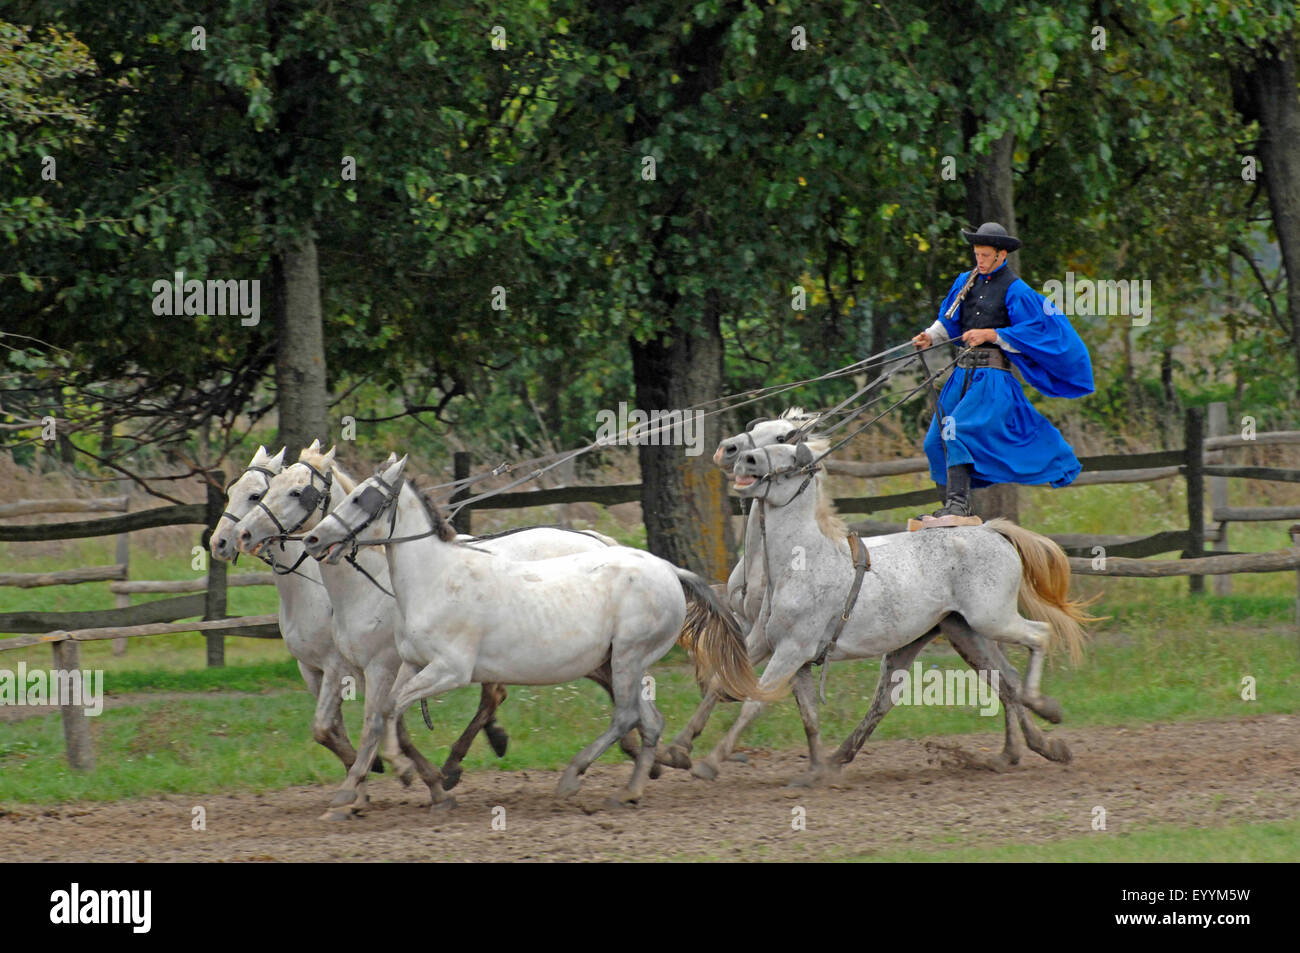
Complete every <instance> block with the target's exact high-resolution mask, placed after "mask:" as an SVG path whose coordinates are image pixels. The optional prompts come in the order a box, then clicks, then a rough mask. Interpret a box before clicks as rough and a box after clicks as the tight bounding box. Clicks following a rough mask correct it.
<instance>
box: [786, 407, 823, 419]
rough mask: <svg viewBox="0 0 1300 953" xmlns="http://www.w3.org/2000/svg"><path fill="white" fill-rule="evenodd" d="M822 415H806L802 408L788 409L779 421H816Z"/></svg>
mask: <svg viewBox="0 0 1300 953" xmlns="http://www.w3.org/2000/svg"><path fill="white" fill-rule="evenodd" d="M819 416H820V414H806V413H804V410H803V408H802V407H787V408H786V410H785V412H784V413H783V414H781V416H780V417H778V418H777V419H778V420H816V419H817V418H818V417H819Z"/></svg>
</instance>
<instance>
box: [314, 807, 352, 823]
mask: <svg viewBox="0 0 1300 953" xmlns="http://www.w3.org/2000/svg"><path fill="white" fill-rule="evenodd" d="M357 816H358V815H357V812H356V811H352V810H348V809H346V808H343V809H333V808H331V809H330V810H328V811H326V812H325V813H324V814H322V815H321V816H320V819H321V820H322V821H350V820H352V819H353V818H354V817H357Z"/></svg>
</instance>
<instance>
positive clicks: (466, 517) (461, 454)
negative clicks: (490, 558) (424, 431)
mask: <svg viewBox="0 0 1300 953" xmlns="http://www.w3.org/2000/svg"><path fill="white" fill-rule="evenodd" d="M472 460H473V458H472V456H471V455H470V453H469V451H468V450H457V451H456V452H455V453H454V454H452V457H451V465H452V478H453V479H456V480H464V479H465V478H467V477H468V476H469V468H470V465H471V462H472ZM469 495H470V489H469V487H467V486H463V487H461V488H460V489H459V490H457V491H456V492H455V494H454V495H453V496H452V498H451V502H452V503H455V502H456V501H457V500H463V499H465V497H467V496H469ZM473 524H474V514H473V508H472V507H469V506H467V507H465V508H464V509H463V510H461V511H460V512H459V513H457V514H456V516H455V518H454V519H452V521H451V525H452V526H454V527H455V528H456V532H458V533H465V534H466V535H469V534H471V533H473V532H474V531H473V529H472V526H473Z"/></svg>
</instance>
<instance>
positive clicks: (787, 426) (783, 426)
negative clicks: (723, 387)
mask: <svg viewBox="0 0 1300 953" xmlns="http://www.w3.org/2000/svg"><path fill="white" fill-rule="evenodd" d="M816 421H817V415H816V414H805V413H804V412H803V408H801V407H791V408H790V409H789V410H787V411H786V412H785V413H783V414H782V415H781V416H780V417H776V418H767V417H759V418H757V419H755V420H751V421H750V422H749V426H748V427H746V428H745V432H744V433H742V434H738V435H736V436H734V437H728V438H727V439H725V440H723V441H722V442H721V443H720V444H718V449H717V450H715V451H714V453H713V462H714V463H716V464H717V465H718V466H720V467H722V469H724V470H726V471H727V472H728V473H731V472H732V468H733V467H734V466H735V464H736V459H737V458H738V457H739V456H740V454H741V453H743V452H744V451H746V450H756V449H757V448H759V447H768V446H771V445H772V444H775V443H785V442H787V441H789V440H793V439H795V438H796V437H798V436H804V437H806V436H807V435H808V433H809V431H811V430H812V428H813V426H814V425H815V423H816Z"/></svg>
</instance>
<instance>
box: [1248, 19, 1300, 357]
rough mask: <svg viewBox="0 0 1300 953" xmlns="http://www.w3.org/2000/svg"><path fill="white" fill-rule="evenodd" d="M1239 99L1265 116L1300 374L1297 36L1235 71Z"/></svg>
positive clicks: (1267, 161) (1266, 163) (1262, 154)
mask: <svg viewBox="0 0 1300 953" xmlns="http://www.w3.org/2000/svg"><path fill="white" fill-rule="evenodd" d="M1233 79H1234V83H1233V87H1234V90H1233V92H1234V97H1233V98H1234V100H1235V105H1236V107H1237V110H1238V111H1239V112H1240V113H1241V114H1242V117H1243V118H1244V119H1246V121H1248V122H1249V121H1250V120H1252V119H1254V120H1258V121H1259V158H1260V166H1261V174H1262V176H1263V181H1264V184H1265V186H1267V188H1268V203H1269V206H1270V208H1271V210H1272V213H1273V228H1274V230H1275V231H1276V232H1277V242H1278V245H1279V246H1280V247H1281V250H1282V264H1283V267H1284V268H1285V269H1286V287H1287V295H1286V301H1287V308H1286V309H1287V317H1288V319H1289V323H1290V325H1291V348H1292V353H1293V356H1294V358H1295V364H1296V373H1297V376H1298V378H1300V149H1298V148H1297V144H1300V97H1298V96H1297V93H1296V68H1295V52H1294V37H1292V36H1283V37H1279V38H1278V41H1277V44H1276V45H1273V44H1269V45H1266V46H1264V47H1263V48H1262V49H1260V50H1258V51H1257V52H1256V54H1255V58H1254V60H1253V62H1252V63H1251V64H1250V66H1249V67H1248V68H1247V69H1244V70H1240V71H1237V72H1235V73H1234V75H1233Z"/></svg>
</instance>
